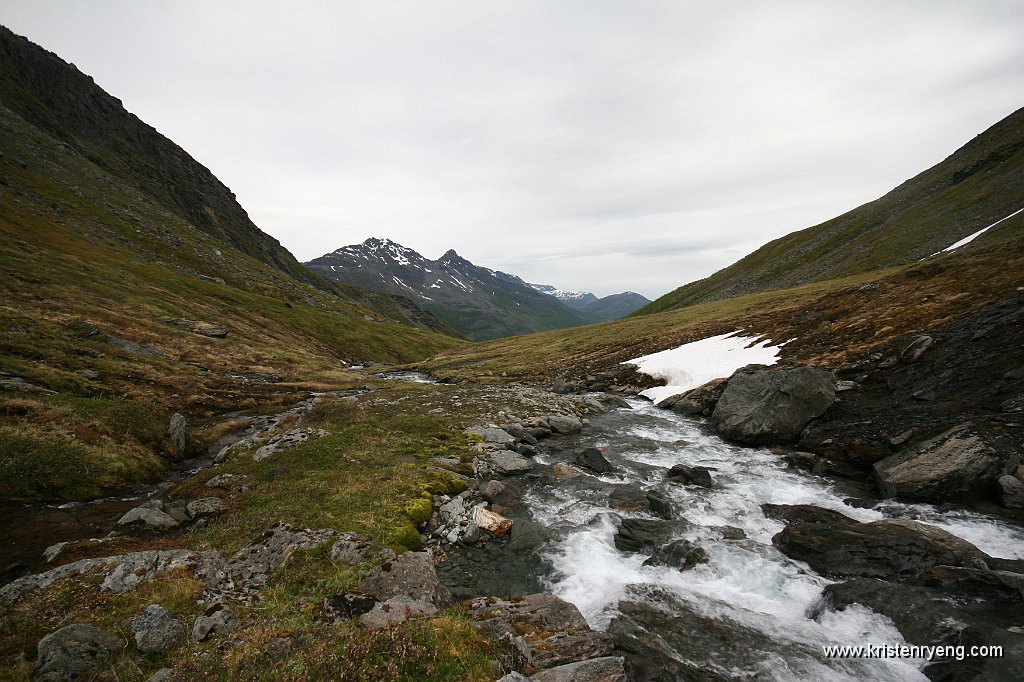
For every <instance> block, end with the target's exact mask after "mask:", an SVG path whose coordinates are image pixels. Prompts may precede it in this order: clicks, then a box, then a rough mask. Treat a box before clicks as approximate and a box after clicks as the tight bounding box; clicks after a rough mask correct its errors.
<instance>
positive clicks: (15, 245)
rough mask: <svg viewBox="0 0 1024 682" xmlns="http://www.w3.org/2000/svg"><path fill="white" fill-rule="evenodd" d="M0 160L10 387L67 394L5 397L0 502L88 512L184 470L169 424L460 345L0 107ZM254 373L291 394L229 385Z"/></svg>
mask: <svg viewBox="0 0 1024 682" xmlns="http://www.w3.org/2000/svg"><path fill="white" fill-rule="evenodd" d="M0 149H3V155H2V156H0V372H4V373H5V376H4V377H0V378H7V377H10V376H14V375H20V377H21V378H22V379H23V380H24V381H27V382H28V383H31V384H34V385H37V386H39V387H41V388H44V389H47V390H51V391H57V393H56V394H48V393H25V392H14V391H4V392H2V393H0V481H2V484H0V499H23V500H24V499H62V498H65V497H78V498H82V497H91V496H95V495H98V494H103V493H106V492H109V491H111V490H115V489H119V488H122V487H123V486H125V485H128V484H131V482H133V481H138V480H143V479H148V478H152V477H153V476H154V475H156V474H158V473H159V472H160V471H162V470H163V468H165V467H166V465H167V462H166V459H167V458H169V457H172V456H173V455H174V453H173V451H172V450H171V448H170V443H169V439H168V437H167V435H166V428H167V422H168V420H169V418H170V415H171V414H172V413H173V412H176V411H177V412H183V413H184V414H186V415H187V416H188V417H189V419H190V420H192V421H193V422H195V420H202V419H204V418H207V417H210V416H212V415H214V414H217V413H219V412H223V411H225V410H229V409H247V408H248V409H257V410H259V409H270V408H271V407H273V406H275V405H279V404H284V403H287V402H289V401H293V400H295V399H297V398H296V397H297V396H299V395H302V394H303V393H304V392H305V391H308V388H309V386H310V385H311V384H310V383H309V382H310V381H311V380H312V379H315V380H316V382H319V383H316V384H312V385H320V384H321V383H323V382H328V383H329V382H330V381H331V380H332V377H336V376H337V375H338V373H339V372H340V371H341V369H342V366H343V365H342V363H343V362H348V363H356V362H358V363H362V362H368V361H376V362H409V361H412V360H416V359H420V358H423V357H426V356H428V355H430V354H432V353H435V352H437V351H439V350H443V349H446V348H451V347H453V346H455V345H459V344H460V343H461V342H460V341H457V340H455V339H453V338H451V337H448V336H442V335H440V334H434V333H429V332H426V331H422V330H420V329H416V328H413V327H411V326H409V325H407V324H402V323H399V322H398V321H395V320H393V319H389V318H387V317H384V316H383V315H381V314H380V313H378V312H375V311H373V310H369V309H367V308H363V307H361V306H358V305H355V304H353V303H351V302H348V301H346V300H343V299H342V298H340V297H338V296H335V295H334V294H331V293H327V292H324V291H322V290H320V289H317V288H316V287H314V286H312V285H311V284H309V283H306V282H301V281H298V280H296V279H294V278H293V277H291V276H290V275H289V274H286V273H285V272H283V271H282V270H280V269H278V268H275V267H273V266H271V265H270V264H267V263H265V262H263V261H261V260H258V259H257V258H255V257H253V256H251V255H248V254H246V253H243V252H242V251H240V250H238V249H235V248H233V247H231V246H229V245H227V244H225V243H224V242H222V241H219V240H217V239H215V238H214V237H212V236H210V235H209V234H207V233H206V232H204V231H202V230H200V229H199V228H198V227H197V226H195V225H194V224H192V223H191V222H190V221H189V220H188V219H186V218H185V217H184V216H182V215H180V214H177V213H175V212H173V211H171V210H169V209H168V208H167V207H165V206H164V205H162V204H161V203H160V202H159V201H156V200H154V199H153V198H152V197H151V196H149V195H148V194H146V193H144V192H143V191H141V190H140V188H139V187H138V186H137V185H135V184H134V183H132V182H131V181H129V180H126V179H123V178H122V177H120V176H119V175H117V174H113V173H111V172H109V171H108V170H107V169H106V168H104V167H103V165H102V164H100V163H98V162H97V161H96V160H94V159H90V158H87V156H85V155H83V154H82V153H81V152H80V151H79V150H78V149H76V148H75V147H74V146H72V145H69V144H66V143H62V142H61V141H60V140H58V139H56V138H54V137H53V136H51V135H50V134H48V133H47V132H45V131H43V130H40V129H39V128H36V127H35V126H33V125H30V124H29V123H28V122H26V121H25V120H24V119H22V118H21V117H20V116H18V115H17V114H16V113H15V112H14V111H12V110H11V109H9V108H3V107H0ZM170 318H186V319H189V320H199V321H204V322H210V323H217V324H223V325H225V326H226V327H227V328H228V334H227V336H226V338H223V339H219V338H208V337H206V336H201V335H198V334H194V333H190V332H188V331H184V330H181V329H178V328H175V327H172V326H169V325H168V324H166V322H165V320H167V319H170ZM246 373H249V374H258V375H277V376H278V377H280V378H281V381H280V382H278V383H261V382H245V381H239V380H237V379H232V378H230V377H229V376H228V375H229V374H235V375H238V374H246ZM132 424H137V425H139V428H138V429H135V428H131V427H130V426H131V425H132ZM125 425H128V426H125ZM161 455H162V456H161Z"/></svg>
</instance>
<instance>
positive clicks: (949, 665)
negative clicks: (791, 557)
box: [815, 566, 1024, 682]
mask: <svg viewBox="0 0 1024 682" xmlns="http://www.w3.org/2000/svg"><path fill="white" fill-rule="evenodd" d="M1000 573H1003V572H1000V571H984V570H979V569H961V568H950V567H947V566H941V567H936V568H933V569H928V570H926V571H924V572H922V573H921V574H919V575H918V576H915V577H914V579H913V582H914V584H913V585H907V584H902V585H899V584H893V583H891V582H887V581H884V580H878V579H872V578H860V579H856V580H850V581H848V582H845V583H838V584H835V585H829V586H828V587H827V588H825V591H824V593H823V595H822V600H821V602H820V605H819V613H820V611H821V610H824V609H838V610H842V609H845V608H846V607H848V606H849V605H851V604H861V605H863V606H867V607H868V608H870V609H872V610H873V611H876V612H878V613H880V614H882V615H884V616H887V617H888V618H890V619H891V620H892V621H893V623H894V624H895V625H896V627H897V629H898V630H899V631H900V634H902V635H903V637H904V639H906V640H907V642H909V643H910V644H917V645H921V646H936V645H947V646H948V645H957V646H959V645H963V646H964V647H965V648H966V649H969V648H970V646H972V645H989V646H992V645H999V646H1002V647H1003V654H1002V656H1000V657H998V658H964V659H963V660H956V658H955V657H947V658H946V659H945V660H942V659H941V658H940V659H938V660H936V661H934V662H932V663H931V664H930V665H928V666H927V667H925V669H924V673H925V674H926V675H927V676H928V677H929V678H930V679H932V680H944V681H946V680H948V681H964V682H966V681H968V680H971V681H976V682H982V681H985V682H988V681H990V680H1007V681H1010V680H1019V679H1021V675H1022V674H1024V634H1022V633H1020V632H1019V628H1018V627H1016V626H1018V625H1019V622H1020V613H1021V599H1020V592H1019V591H1018V590H1016V589H1013V588H1010V587H1009V586H1008V585H1006V584H1004V583H1003V582H1002V580H1004V579H1008V580H1009V581H1010V582H1014V581H1017V582H1019V581H1020V580H1024V575H1020V574H1011V576H1016V577H1007V576H1006V575H1002V576H1000V575H997V574H1000ZM1008 590H1009V591H1008ZM815 617H817V615H815Z"/></svg>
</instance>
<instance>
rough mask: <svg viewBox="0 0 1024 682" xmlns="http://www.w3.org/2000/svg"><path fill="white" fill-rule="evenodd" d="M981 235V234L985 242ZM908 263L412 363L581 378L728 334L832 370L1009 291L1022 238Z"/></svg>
mask: <svg viewBox="0 0 1024 682" xmlns="http://www.w3.org/2000/svg"><path fill="white" fill-rule="evenodd" d="M986 236H987V235H986ZM978 241H979V244H978V246H977V247H975V248H974V249H972V250H971V251H969V252H964V253H960V252H956V253H950V254H943V255H941V256H937V257H935V258H931V259H928V260H925V261H923V262H920V263H915V264H913V265H906V266H898V267H892V268H886V269H882V270H874V271H871V272H866V273H860V274H856V275H850V276H848V277H843V278H838V279H833V280H828V281H824V282H812V283H810V284H804V285H801V286H798V287H793V288H789V289H781V290H775V291H767V292H760V293H755V294H748V295H746V296H739V297H736V298H731V299H727V300H719V301H710V302H707V303H701V304H695V305H691V306H687V307H684V308H681V309H678V310H669V311H664V312H660V313H652V314H648V315H641V316H635V317H629V318H626V319H622V320H616V321H614V322H607V323H604V324H597V325H592V326H589V327H583V328H579V329H564V330H556V331H550V332H542V333H539V334H531V335H529V336H523V337H517V338H513V339H503V340H497V341H491V342H488V343H480V344H474V345H471V346H464V347H461V348H455V349H451V350H448V351H444V352H442V353H440V354H439V355H438V356H436V357H434V358H431V359H429V360H428V361H426V362H424V363H421V366H422V367H423V368H425V369H426V370H428V371H430V372H433V373H435V374H436V375H438V376H441V377H445V378H448V379H451V380H455V381H459V380H475V381H496V382H500V381H508V380H511V379H527V380H535V381H550V380H551V379H552V378H553V377H563V378H567V379H581V378H585V377H586V376H587V375H588V374H591V373H593V372H597V371H602V370H607V369H608V368H611V367H613V366H614V365H616V364H617V363H620V362H623V361H625V360H629V359H631V358H634V357H638V356H640V355H645V354H648V353H653V352H656V351H660V350H664V349H666V348H673V347H675V346H678V345H681V344H683V343H687V342H690V341H695V340H698V339H701V338H705V337H708V336H713V335H716V334H723V333H726V332H730V331H734V330H737V329H743V330H745V333H746V334H747V335H750V336H758V335H764V336H767V337H768V338H770V339H772V340H773V341H775V342H777V343H779V342H783V341H788V340H791V341H790V343H787V344H786V345H785V346H784V348H783V352H782V355H783V357H784V358H790V359H793V360H796V361H799V362H801V363H810V364H819V365H824V366H829V367H836V366H838V365H840V364H842V363H843V362H845V361H846V360H847V359H848V358H850V357H859V356H863V355H865V354H867V353H870V352H871V351H872V350H874V349H877V348H880V347H882V346H884V345H885V344H887V343H889V342H891V341H892V340H893V339H895V338H897V337H899V336H901V335H904V334H908V333H912V332H918V331H921V330H925V329H928V328H931V327H934V326H937V325H939V324H941V323H943V322H945V321H946V320H949V319H950V318H952V317H955V316H957V315H961V314H963V313H965V312H967V311H970V310H973V309H975V308H977V307H979V306H982V305H985V304H986V303H989V302H991V301H994V300H997V299H999V298H1002V297H1004V296H1006V295H1007V294H1009V293H1010V292H1014V291H1016V288H1017V287H1018V286H1019V285H1020V283H1021V281H1024V236H1021V234H1020V233H1019V232H1017V234H1016V235H1015V236H1010V237H1007V238H1006V239H1005V241H1004V240H1003V238H1002V237H1000V236H999V235H994V236H993V238H991V241H992V242H994V243H989V244H987V245H986V244H985V243H984V241H985V240H983V239H979V240H978Z"/></svg>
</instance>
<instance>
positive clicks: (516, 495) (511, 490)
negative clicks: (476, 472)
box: [480, 481, 523, 507]
mask: <svg viewBox="0 0 1024 682" xmlns="http://www.w3.org/2000/svg"><path fill="white" fill-rule="evenodd" d="M480 494H481V495H483V498H484V499H485V500H487V501H488V502H490V503H491V504H500V505H501V506H503V507H511V506H513V505H516V504H519V501H520V499H521V498H522V495H523V492H522V491H521V490H520V489H519V488H518V487H516V486H515V485H513V484H512V483H508V482H505V481H487V482H486V483H484V484H483V485H481V486H480Z"/></svg>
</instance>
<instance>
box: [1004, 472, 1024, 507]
mask: <svg viewBox="0 0 1024 682" xmlns="http://www.w3.org/2000/svg"><path fill="white" fill-rule="evenodd" d="M997 483H998V484H999V500H1000V502H1002V505H1003V506H1004V507H1009V508H1010V509H1024V482H1021V480H1020V479H1019V478H1017V477H1016V476H1010V475H1009V474H1005V475H1003V476H1000V477H999V480H998V481H997Z"/></svg>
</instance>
